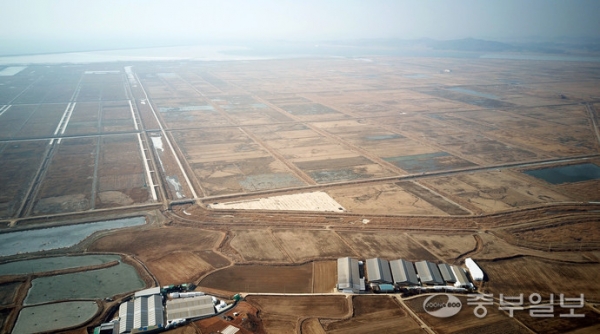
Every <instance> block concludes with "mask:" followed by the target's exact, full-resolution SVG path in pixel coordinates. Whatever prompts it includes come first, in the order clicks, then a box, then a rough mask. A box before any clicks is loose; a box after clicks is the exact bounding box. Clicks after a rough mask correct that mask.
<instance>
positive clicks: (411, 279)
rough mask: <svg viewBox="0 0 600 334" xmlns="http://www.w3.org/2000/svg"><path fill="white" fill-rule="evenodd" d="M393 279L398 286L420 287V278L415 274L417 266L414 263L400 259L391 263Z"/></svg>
mask: <svg viewBox="0 0 600 334" xmlns="http://www.w3.org/2000/svg"><path fill="white" fill-rule="evenodd" d="M390 268H391V269H392V277H393V281H394V284H396V285H419V278H418V277H417V273H415V266H414V265H413V263H412V262H410V261H406V260H402V259H398V260H394V261H390Z"/></svg>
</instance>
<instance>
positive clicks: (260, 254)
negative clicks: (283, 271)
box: [229, 230, 291, 262]
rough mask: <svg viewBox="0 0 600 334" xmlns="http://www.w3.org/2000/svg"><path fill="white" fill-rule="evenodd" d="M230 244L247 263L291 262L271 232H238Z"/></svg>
mask: <svg viewBox="0 0 600 334" xmlns="http://www.w3.org/2000/svg"><path fill="white" fill-rule="evenodd" d="M234 233H235V236H234V237H233V239H231V241H230V242H229V244H230V246H231V247H233V248H234V249H235V250H236V251H238V253H240V255H241V256H242V257H243V258H244V260H246V261H263V262H268V261H273V262H291V259H290V258H289V257H288V256H287V254H286V253H285V252H284V251H283V250H282V249H281V246H280V243H279V242H278V240H275V237H274V236H273V234H272V232H271V230H238V231H235V232H234Z"/></svg>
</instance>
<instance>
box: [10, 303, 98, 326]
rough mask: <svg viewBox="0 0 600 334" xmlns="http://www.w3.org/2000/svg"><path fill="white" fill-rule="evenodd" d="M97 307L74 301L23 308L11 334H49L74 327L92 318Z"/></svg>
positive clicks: (94, 304) (92, 304)
mask: <svg viewBox="0 0 600 334" xmlns="http://www.w3.org/2000/svg"><path fill="white" fill-rule="evenodd" d="M97 310H98V305H96V303H95V302H93V301H74V302H63V303H58V304H47V305H39V306H30V307H25V308H23V309H22V310H21V312H20V313H19V318H18V319H17V323H16V324H15V327H14V328H13V331H12V333H13V334H21V333H37V332H50V331H55V330H58V329H61V328H65V327H70V326H76V325H79V324H82V323H84V322H86V321H87V320H88V319H90V318H92V317H93V316H94V315H95V314H96V311H97Z"/></svg>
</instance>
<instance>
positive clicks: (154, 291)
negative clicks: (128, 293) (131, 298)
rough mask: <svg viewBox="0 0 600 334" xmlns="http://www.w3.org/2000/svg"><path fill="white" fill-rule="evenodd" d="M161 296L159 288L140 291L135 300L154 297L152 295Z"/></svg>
mask: <svg viewBox="0 0 600 334" xmlns="http://www.w3.org/2000/svg"><path fill="white" fill-rule="evenodd" d="M159 294H160V287H158V286H157V287H155V288H150V289H145V290H140V291H138V292H136V293H135V298H138V297H146V296H152V295H159Z"/></svg>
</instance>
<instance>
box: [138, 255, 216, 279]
mask: <svg viewBox="0 0 600 334" xmlns="http://www.w3.org/2000/svg"><path fill="white" fill-rule="evenodd" d="M146 266H147V267H148V269H149V270H150V272H152V273H153V274H154V276H155V277H156V279H157V280H158V282H159V283H160V285H169V284H181V283H182V282H194V281H196V280H198V279H199V278H200V277H201V276H203V275H204V274H207V273H209V272H211V271H213V270H214V269H215V268H214V267H213V266H212V265H210V264H209V263H207V262H206V261H205V260H204V259H202V258H201V257H200V256H198V255H196V254H195V253H193V252H176V253H168V254H167V255H165V256H163V257H160V258H157V259H152V260H151V261H147V265H146Z"/></svg>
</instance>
